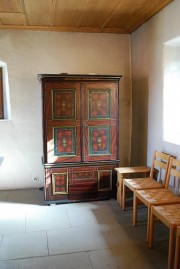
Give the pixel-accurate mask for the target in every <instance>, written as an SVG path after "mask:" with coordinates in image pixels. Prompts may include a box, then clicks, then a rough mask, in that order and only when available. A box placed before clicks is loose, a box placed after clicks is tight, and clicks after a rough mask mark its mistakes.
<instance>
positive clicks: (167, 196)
mask: <svg viewBox="0 0 180 269" xmlns="http://www.w3.org/2000/svg"><path fill="white" fill-rule="evenodd" d="M178 169H180V160H176V159H174V158H173V157H171V161H170V164H169V169H168V174H167V179H166V185H165V187H164V188H161V189H147V190H145V189H144V190H136V191H135V192H134V199H133V225H134V226H135V225H136V222H137V205H138V202H139V201H140V202H141V203H143V204H144V205H146V206H147V208H148V220H147V240H148V241H149V224H150V215H151V207H152V206H158V205H166V204H178V203H180V196H176V195H174V193H173V192H172V191H171V190H169V189H168V184H169V180H170V177H171V176H172V177H175V180H180V171H179V170H178Z"/></svg>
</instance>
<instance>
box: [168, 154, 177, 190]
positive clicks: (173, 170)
mask: <svg viewBox="0 0 180 269" xmlns="http://www.w3.org/2000/svg"><path fill="white" fill-rule="evenodd" d="M171 177H174V179H175V180H178V181H179V182H180V160H177V159H176V158H173V157H171V159H170V163H169V169H168V173H167V180H166V185H165V188H168V186H169V181H170V178H171Z"/></svg>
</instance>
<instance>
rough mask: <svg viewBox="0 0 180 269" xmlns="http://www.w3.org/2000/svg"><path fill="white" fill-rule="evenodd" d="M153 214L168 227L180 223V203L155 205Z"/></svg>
mask: <svg viewBox="0 0 180 269" xmlns="http://www.w3.org/2000/svg"><path fill="white" fill-rule="evenodd" d="M152 214H153V215H155V216H156V217H157V218H158V219H159V220H161V221H162V222H163V223H164V224H165V225H166V226H167V227H170V225H175V226H178V225H180V204H172V205H161V206H153V207H152Z"/></svg>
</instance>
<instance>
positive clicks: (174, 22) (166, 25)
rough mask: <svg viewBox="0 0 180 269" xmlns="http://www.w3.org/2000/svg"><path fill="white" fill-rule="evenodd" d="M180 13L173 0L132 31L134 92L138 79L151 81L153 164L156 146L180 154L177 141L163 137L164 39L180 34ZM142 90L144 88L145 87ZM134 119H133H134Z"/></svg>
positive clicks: (149, 149) (140, 102) (149, 135)
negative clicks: (166, 139) (169, 141)
mask: <svg viewBox="0 0 180 269" xmlns="http://www.w3.org/2000/svg"><path fill="white" fill-rule="evenodd" d="M179 14H180V1H179V0H174V1H173V2H172V3H171V4H169V5H168V6H167V7H166V8H164V9H163V10H162V11H161V12H159V13H158V14H157V15H156V16H154V17H153V18H152V19H151V20H149V21H148V22H146V23H145V24H144V25H142V26H141V27H140V28H139V29H137V30H136V31H135V32H133V33H132V35H131V48H132V77H133V81H136V84H134V85H133V95H134V94H135V93H136V92H135V91H137V90H138V82H139V81H142V80H143V81H146V82H147V85H148V110H147V114H148V115H147V121H148V122H147V128H148V132H147V153H148V154H147V157H148V158H147V163H148V164H151V160H152V154H153V151H154V150H155V149H157V150H163V151H166V152H169V153H171V154H174V155H176V156H177V157H178V158H180V147H179V146H178V145H177V144H173V143H168V142H166V141H164V140H163V86H164V85H163V81H164V77H163V75H164V73H163V69H164V66H163V64H164V55H163V53H164V43H165V42H167V41H169V40H171V39H173V38H176V37H178V36H180V19H179ZM139 86H140V84H139ZM141 90H142V91H143V88H142V89H141ZM139 97H140V98H139V99H138V98H137V97H136V98H137V99H136V102H138V106H139V108H141V106H143V102H144V100H143V98H141V96H139ZM179 115H180V107H179ZM134 118H135V117H134ZM135 120H136V119H133V121H135ZM144 124H146V122H144ZM141 125H142V123H141ZM174 128H176V126H174ZM135 132H136V135H137V134H138V132H139V134H141V130H140V129H139V130H137V129H136V130H135ZM141 147H146V145H145V144H144V145H141ZM139 152H141V150H139ZM134 158H135V153H134Z"/></svg>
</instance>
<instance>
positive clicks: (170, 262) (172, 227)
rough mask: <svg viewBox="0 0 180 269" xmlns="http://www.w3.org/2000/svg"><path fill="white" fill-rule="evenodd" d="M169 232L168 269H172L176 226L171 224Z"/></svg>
mask: <svg viewBox="0 0 180 269" xmlns="http://www.w3.org/2000/svg"><path fill="white" fill-rule="evenodd" d="M169 230H170V232H169V253H168V269H171V265H172V259H173V241H174V226H170V229H169Z"/></svg>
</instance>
